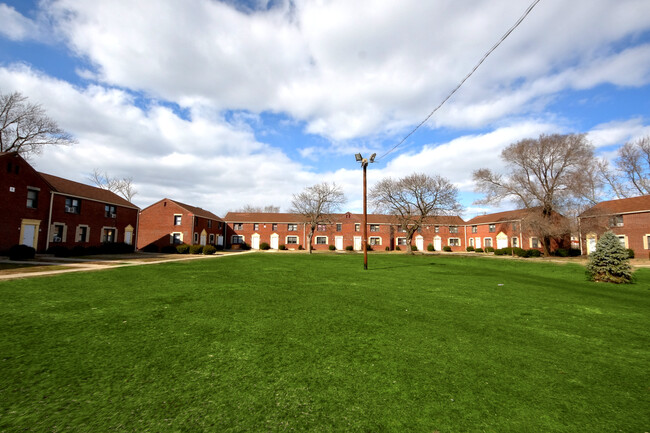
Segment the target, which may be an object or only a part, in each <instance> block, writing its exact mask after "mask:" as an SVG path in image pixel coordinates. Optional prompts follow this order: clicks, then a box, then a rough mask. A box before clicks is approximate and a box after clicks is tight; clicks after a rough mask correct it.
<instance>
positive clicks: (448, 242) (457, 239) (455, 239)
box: [447, 238, 462, 247]
mask: <svg viewBox="0 0 650 433" xmlns="http://www.w3.org/2000/svg"><path fill="white" fill-rule="evenodd" d="M452 240H454V241H458V245H452V244H451V241H452ZM447 245H449V246H450V247H461V246H462V244H461V240H460V238H449V239H447Z"/></svg>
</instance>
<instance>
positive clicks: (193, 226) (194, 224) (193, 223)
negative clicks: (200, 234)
mask: <svg viewBox="0 0 650 433" xmlns="http://www.w3.org/2000/svg"><path fill="white" fill-rule="evenodd" d="M195 227H196V215H194V214H192V228H191V229H190V236H191V238H192V243H191V244H190V245H194V228H195Z"/></svg>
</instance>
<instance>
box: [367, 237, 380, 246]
mask: <svg viewBox="0 0 650 433" xmlns="http://www.w3.org/2000/svg"><path fill="white" fill-rule="evenodd" d="M368 244H370V245H372V246H373V247H374V246H381V236H370V238H369V239H368Z"/></svg>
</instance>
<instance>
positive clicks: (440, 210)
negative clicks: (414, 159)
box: [369, 173, 462, 254]
mask: <svg viewBox="0 0 650 433" xmlns="http://www.w3.org/2000/svg"><path fill="white" fill-rule="evenodd" d="M369 198H370V201H371V202H372V203H373V204H374V206H375V208H376V209H377V210H378V211H381V212H384V213H388V214H390V215H394V216H395V218H396V223H397V224H398V225H399V226H400V228H401V229H402V230H403V231H405V232H406V239H407V241H406V245H407V249H406V253H407V254H413V251H412V249H411V240H412V239H413V235H414V234H415V232H416V231H417V230H418V229H419V228H420V227H422V225H423V223H424V222H425V220H426V219H427V218H430V217H434V216H440V215H458V214H459V213H460V212H461V211H462V207H461V205H460V204H459V203H458V188H456V187H455V186H454V185H453V184H452V183H451V182H450V181H449V180H447V179H445V178H444V177H441V176H429V175H426V174H420V173H414V174H411V175H409V176H406V177H403V178H401V179H392V178H390V177H388V178H385V179H382V180H381V181H379V182H378V183H377V184H376V185H375V186H374V187H373V188H372V189H371V191H370V194H369Z"/></svg>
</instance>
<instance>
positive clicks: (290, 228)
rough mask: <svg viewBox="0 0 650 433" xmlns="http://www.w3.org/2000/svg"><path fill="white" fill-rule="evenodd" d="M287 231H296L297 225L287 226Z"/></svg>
mask: <svg viewBox="0 0 650 433" xmlns="http://www.w3.org/2000/svg"><path fill="white" fill-rule="evenodd" d="M287 231H290V232H295V231H298V224H287Z"/></svg>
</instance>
